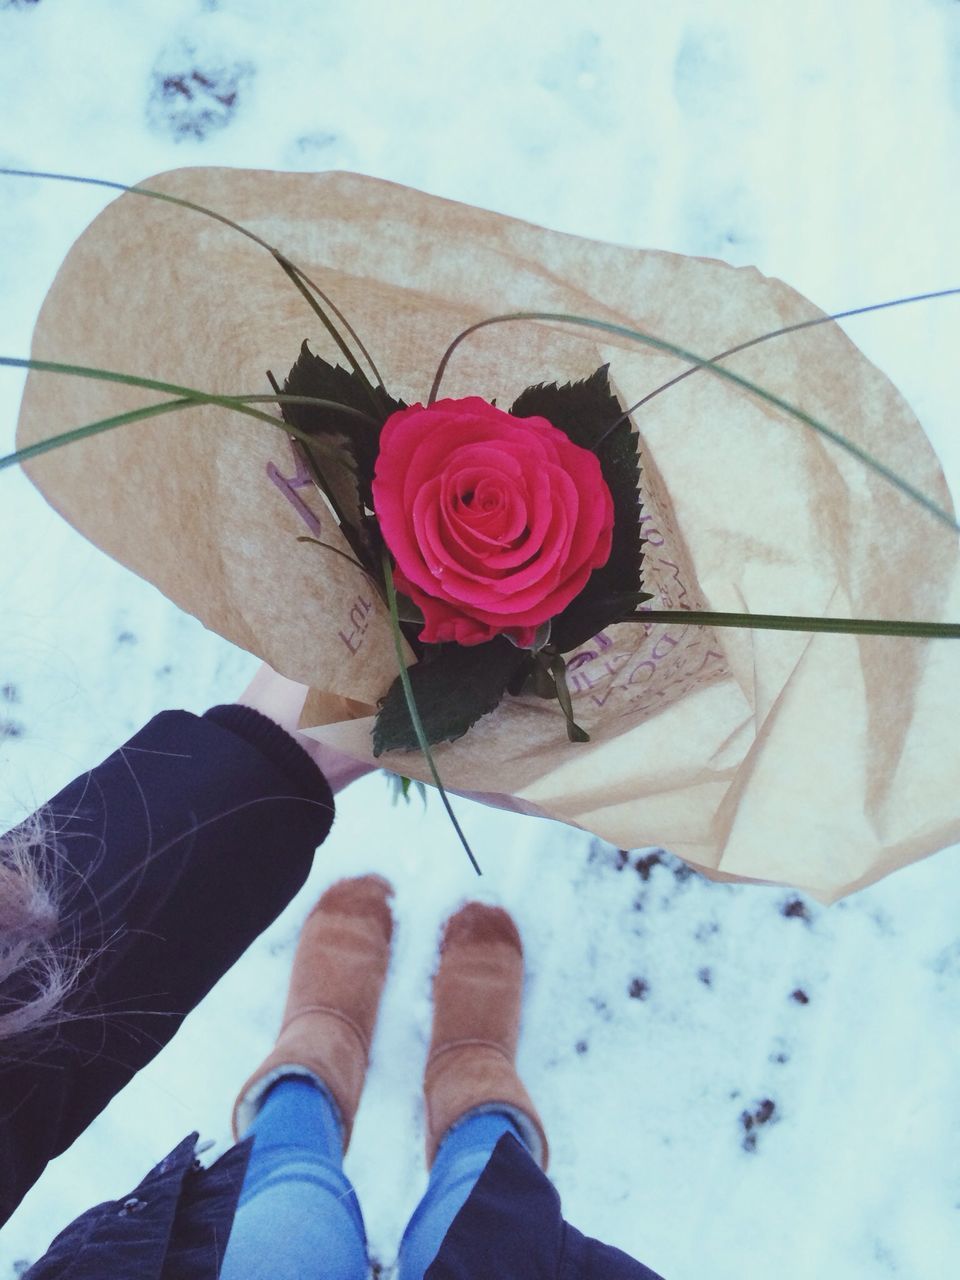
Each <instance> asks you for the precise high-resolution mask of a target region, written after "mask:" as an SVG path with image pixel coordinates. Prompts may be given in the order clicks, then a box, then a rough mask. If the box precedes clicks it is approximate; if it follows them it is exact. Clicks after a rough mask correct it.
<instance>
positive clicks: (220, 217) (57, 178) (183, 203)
mask: <svg viewBox="0 0 960 1280" xmlns="http://www.w3.org/2000/svg"><path fill="white" fill-rule="evenodd" d="M0 176H4V177H10V178H44V179H46V180H48V181H52V182H75V183H79V184H81V185H83V186H89V187H107V188H108V189H109V190H111V191H125V192H127V193H129V194H130V195H135V196H146V197H147V198H148V199H150V200H164V201H166V202H167V204H175V205H179V206H180V208H182V209H190V210H192V211H193V212H194V213H202V214H203V215H204V216H205V217H207V218H213V219H214V220H215V221H216V222H222V223H223V225H224V226H226V227H230V229H231V230H232V231H236V232H238V233H239V234H240V235H242V236H246V238H247V239H248V240H252V241H253V243H254V244H257V245H259V246H260V247H261V248H262V249H266V250H267V252H268V253H269V254H270V255H271V257H272V258H274V260H275V261H276V262H277V263H278V265H279V266H280V267H282V268H283V270H284V271H285V272H286V274H287V275H288V277H289V278H290V279H291V280H293V282H294V283H295V284H297V287H298V288H299V290H300V292H301V293H302V294H303V296H304V297H305V298H306V300H307V303H308V304H309V306H310V309H311V310H312V311H313V312H314V313H315V314H316V315H317V316H318V317H319V318H320V320H321V321H322V323H323V324H324V325H325V326H326V328H327V329H328V331H329V332H330V334H331V335H332V336H333V339H334V341H335V342H336V344H337V346H338V347H339V348H340V350H341V351H342V352H343V354H344V356H345V357H346V359H347V360H348V361H349V363H350V365H351V367H352V368H353V370H354V372H355V373H356V374H357V376H358V377H359V378H361V379H362V380H363V381H364V382H365V383H366V384H367V385H368V386H369V385H370V380H369V378H368V377H367V375H366V373H365V372H364V371H363V369H362V368H361V367H360V363H359V361H358V360H357V359H356V357H355V356H354V355H353V353H352V352H351V351H350V349H349V347H348V346H347V345H346V343H345V341H344V340H343V338H342V337H341V336H340V334H339V333H338V332H337V330H336V328H335V327H334V326H333V324H332V323H331V321H330V319H329V317H328V316H327V315H326V314H325V312H324V311H323V308H322V307H321V306H320V305H319V304H318V303H317V301H316V298H313V297H311V296H310V294H309V293H308V292H307V291H306V289H304V288H303V287H302V285H303V284H305V285H309V287H310V288H311V289H312V290H313V292H314V293H315V294H316V295H317V298H320V299H321V301H322V302H324V303H325V304H326V306H328V307H329V308H330V310H331V311H332V312H333V314H334V315H335V316H336V317H337V319H338V320H339V321H340V323H341V324H342V325H343V327H344V328H345V329H346V331H347V333H349V335H350V337H351V338H353V340H354V342H355V343H356V344H357V348H358V349H359V351H360V352H361V354H362V355H363V356H364V358H365V359H366V361H367V362H368V364H369V365H370V368H371V369H372V371H373V375H374V377H375V378H376V379H377V383H378V385H379V386H380V388H381V390H383V389H384V386H383V379H382V378H381V377H380V373H379V371H378V369H377V366H376V365H375V364H374V362H373V357H372V356H371V355H370V352H369V351H368V350H367V349H366V347H365V346H364V345H363V342H362V341H361V340H360V337H359V335H358V334H357V332H356V330H355V329H354V327H353V325H351V323H350V322H349V320H347V318H346V316H345V315H344V314H343V312H342V311H341V310H340V309H339V307H337V306H336V304H335V303H334V302H333V301H332V299H330V298H329V297H328V296H327V295H326V294H325V293H324V291H323V290H322V289H321V288H320V286H319V285H318V284H315V283H314V281H313V280H311V279H310V277H309V276H308V275H307V274H306V272H305V271H302V270H301V269H300V268H299V267H298V266H297V265H296V264H295V263H293V262H291V261H290V259H289V258H287V257H286V255H285V254H283V253H281V251H280V250H279V249H278V248H277V247H276V246H275V245H272V244H271V243H270V242H269V241H268V240H264V239H263V237H262V236H258V235H257V234H256V232H255V231H251V230H250V229H249V227H245V226H243V225H242V224H241V223H239V222H234V221H233V219H232V218H228V217H227V216H226V215H225V214H222V213H217V211H216V210H215V209H208V208H207V207H206V205H202V204H196V203H195V202H194V201H193V200H186V199H184V198H183V197H182V196H173V195H169V194H168V193H167V192H165V191H154V190H152V189H151V188H150V187H128V186H127V185H126V184H125V183H123V182H111V181H110V180H109V179H107V178H88V177H84V176H83V175H80V174H72V173H43V172H40V171H37V170H33V169H7V168H0ZM292 273H295V275H296V276H297V277H299V281H301V282H302V284H301V283H299V282H298V280H296V279H294V274H292Z"/></svg>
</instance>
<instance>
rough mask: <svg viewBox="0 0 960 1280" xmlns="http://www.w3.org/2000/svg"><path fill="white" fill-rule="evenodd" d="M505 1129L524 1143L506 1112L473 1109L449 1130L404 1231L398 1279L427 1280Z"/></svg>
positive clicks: (505, 1131)
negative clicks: (426, 1277) (476, 1110)
mask: <svg viewBox="0 0 960 1280" xmlns="http://www.w3.org/2000/svg"><path fill="white" fill-rule="evenodd" d="M505 1133H512V1134H513V1136H514V1137H515V1138H516V1139H517V1140H518V1141H520V1142H522V1141H523V1137H522V1135H521V1133H520V1130H519V1128H518V1127H517V1125H516V1124H515V1123H514V1121H513V1119H512V1118H511V1117H510V1116H509V1115H507V1114H506V1113H505V1112H502V1111H480V1112H473V1113H472V1114H470V1115H468V1116H465V1117H464V1118H463V1119H462V1120H461V1121H460V1123H459V1124H457V1125H455V1126H454V1128H452V1129H451V1130H449V1132H448V1133H447V1135H446V1136H445V1137H444V1139H443V1141H442V1142H441V1143H440V1147H439V1149H438V1151H437V1158H436V1160H435V1161H434V1165H433V1168H432V1169H431V1171H430V1181H429V1183H428V1184H427V1190H426V1192H425V1193H424V1196H423V1199H422V1200H421V1201H420V1203H419V1204H418V1205H417V1208H416V1210H415V1211H414V1214H413V1217H412V1218H411V1219H410V1221H409V1223H408V1224H407V1229H406V1231H405V1232H404V1233H403V1240H402V1241H401V1243H400V1259H399V1270H398V1277H399V1280H422V1277H423V1274H424V1272H425V1271H426V1269H427V1267H428V1266H429V1265H430V1263H431V1262H432V1261H433V1259H434V1258H435V1257H436V1256H437V1252H438V1250H439V1248H440V1245H441V1243H442V1241H443V1238H444V1236H445V1235H446V1234H447V1231H448V1230H449V1228H450V1224H451V1223H452V1222H453V1220H454V1218H455V1217H456V1216H457V1214H458V1213H459V1212H460V1210H461V1209H462V1208H463V1206H464V1204H465V1202H466V1199H467V1196H469V1194H470V1192H471V1191H472V1190H473V1187H474V1184H475V1183H476V1181H477V1179H478V1178H479V1177H480V1175H481V1173H483V1171H484V1169H485V1168H486V1166H487V1161H488V1160H489V1159H490V1156H491V1154H492V1152H493V1149H494V1147H495V1146H496V1145H497V1143H498V1142H499V1141H500V1139H501V1138H502V1137H503V1135H504V1134H505Z"/></svg>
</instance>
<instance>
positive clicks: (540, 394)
mask: <svg viewBox="0 0 960 1280" xmlns="http://www.w3.org/2000/svg"><path fill="white" fill-rule="evenodd" d="M609 367H610V366H609V365H603V366H602V367H601V368H599V369H598V370H597V371H596V373H594V374H591V376H590V377H589V378H584V379H583V381H581V382H572V383H571V382H568V383H565V384H564V385H563V386H558V385H557V384H556V383H555V382H554V383H550V384H546V385H545V384H542V383H541V384H540V385H539V386H536V387H528V388H527V390H526V391H523V392H521V394H520V395H519V396H518V397H517V399H516V401H515V402H514V404H513V407H512V408H511V410H510V412H511V413H513V414H515V415H516V416H517V417H521V418H522V417H530V416H532V415H534V414H538V415H541V416H542V417H544V418H546V419H547V420H548V421H549V422H552V423H553V425H554V426H555V427H558V428H559V429H560V430H561V431H563V432H564V434H565V435H566V436H567V437H568V438H569V439H570V440H571V441H572V442H573V443H574V444H576V445H579V446H580V448H581V449H591V450H592V449H594V448H596V450H597V459H598V461H599V463H600V470H601V472H602V473H603V478H604V481H605V482H606V485H607V488H608V489H609V490H610V495H611V497H612V498H613V508H614V523H613V546H612V547H611V551H610V558H609V559H608V560H607V563H606V564H605V565H603V566H602V567H601V568H600V569H595V570H594V572H593V573H592V574H591V575H590V578H589V579H588V581H587V584H586V586H585V587H584V589H583V590H582V591H581V592H580V594H579V595H578V596H577V597H576V599H575V600H572V601H571V603H570V604H569V605H567V607H566V609H564V611H563V612H562V613H561V614H559V615H558V616H557V617H556V618H554V619H553V626H552V630H551V634H550V648H551V649H555V650H556V651H557V652H559V653H569V652H570V650H571V649H576V648H577V646H578V645H581V644H585V643H586V642H587V641H588V640H589V639H590V638H591V636H595V635H596V634H597V632H598V631H602V630H603V628H604V627H606V626H609V625H610V623H612V622H615V621H619V620H620V618H621V617H622V615H623V612H624V607H623V602H622V601H616V600H614V599H613V597H616V596H618V595H619V596H622V595H623V594H624V593H632V592H639V591H640V590H641V587H642V581H641V570H642V565H643V552H642V551H641V546H642V543H643V538H642V536H641V533H640V496H639V492H638V488H637V486H638V485H639V483H640V459H639V454H638V450H637V436H636V433H635V432H634V431H633V430H632V429H631V427H630V423H629V422H622V423H621V424H620V425H619V426H618V427H616V428H615V429H614V430H613V431H610V429H609V428H610V424H611V423H612V422H616V420H617V419H618V418H619V417H621V416H622V414H623V407H622V406H621V404H620V402H619V401H618V400H617V398H616V396H615V395H614V394H613V392H612V391H611V390H610V380H609V377H608V374H607V371H608V369H609ZM598 441H599V442H600V443H599V447H598ZM646 598H647V599H649V596H647V597H646Z"/></svg>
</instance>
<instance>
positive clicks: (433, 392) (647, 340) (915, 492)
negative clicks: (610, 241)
mask: <svg viewBox="0 0 960 1280" xmlns="http://www.w3.org/2000/svg"><path fill="white" fill-rule="evenodd" d="M517 320H550V321H555V322H557V323H560V324H575V325H581V326H583V327H584V328H588V329H601V330H603V331H604V332H605V333H613V334H616V335H617V336H618V337H622V338H628V339H630V340H631V341H634V342H641V343H643V344H644V345H645V346H648V347H653V348H654V349H655V350H657V351H666V352H668V353H669V354H670V355H673V356H677V357H678V358H679V359H681V360H686V361H687V362H688V363H690V364H692V365H696V366H697V367H698V368H701V369H706V370H708V371H709V372H710V373H712V374H714V375H715V376H716V377H718V378H723V379H724V380H725V381H727V382H731V383H733V384H734V385H735V386H738V387H741V388H742V389H743V390H744V391H749V392H751V393H752V394H753V395H755V396H759V397H760V399H761V400H765V401H766V402H767V403H768V404H772V405H774V406H775V407H776V408H778V409H782V410H783V411H784V412H785V413H788V414H790V416H791V417H793V418H796V419H798V420H799V421H800V422H803V423H805V424H806V425H807V426H808V427H811V428H812V429H813V430H814V431H816V432H817V433H818V434H819V435H822V436H824V437H825V438H826V439H827V440H832V441H833V443H834V444H836V445H838V446H839V447H840V448H841V449H844V450H845V451H846V452H847V453H849V454H851V455H852V456H853V457H854V458H857V459H858V461H860V462H862V463H863V464H864V465H865V466H867V467H869V468H870V469H871V470H872V471H874V472H876V474H877V475H879V476H881V477H882V478H883V479H884V480H886V481H887V482H888V483H889V484H891V485H893V486H894V488H896V489H899V490H900V492H901V493H904V494H906V496H907V497H908V498H911V499H912V500H913V501H914V502H916V503H918V504H919V505H920V506H922V507H923V508H924V509H925V510H927V511H929V512H930V514H931V515H933V516H935V517H936V519H937V520H939V521H940V522H941V523H943V524H945V525H946V526H947V527H948V528H949V529H952V530H953V532H954V533H960V524H958V522H957V521H956V520H955V519H954V517H953V516H951V515H950V514H949V512H947V511H945V510H944V509H943V508H942V507H941V506H940V505H939V504H938V503H936V502H934V501H933V499H932V498H929V497H927V495H926V494H925V493H922V492H921V491H920V490H919V489H917V488H915V487H914V486H913V485H912V484H910V482H909V481H908V480H904V479H903V477H902V476H899V475H898V474H897V473H896V472H895V471H892V470H891V469H890V468H889V467H888V466H886V465H885V464H884V463H882V462H880V461H879V460H878V459H876V458H874V457H873V455H872V454H870V453H868V452H867V451H866V450H865V449H861V448H860V446H859V445H856V444H854V443H853V441H852V440H848V439H847V438H846V436H843V435H841V434H840V433H839V432H838V431H834V430H833V429H832V428H831V427H828V426H826V425H825V424H824V423H822V422H820V421H818V420H817V419H816V418H814V417H812V415H811V414H809V413H806V412H805V411H804V410H803V409H798V408H797V407H796V405H792V404H790V403H789V402H788V401H786V400H784V399H782V398H781V397H780V396H778V395H774V393H773V392H772V391H766V390H764V388H763V387H759V386H757V385H756V383H754V382H750V381H749V379H747V378H744V377H741V375H740V374H738V373H734V372H733V371H732V370H731V369H725V368H724V367H723V366H722V365H718V364H714V363H713V362H712V361H710V360H706V359H704V357H703V356H698V355H695V354H694V353H693V352H692V351H687V350H686V348H685V347H678V346H677V345H676V344H675V343H673V342H666V341H665V340H664V339H663V338H654V337H653V336H652V335H650V334H648V333H640V332H639V331H638V330H636V329H629V328H627V327H626V326H625V325H622V324H614V323H613V322H611V321H607V320H595V319H593V318H591V317H589V316H574V315H568V314H567V313H566V312H558V311H514V312H510V313H508V314H505V315H501V316H491V317H489V318H488V319H486V320H480V321H478V322H477V323H476V324H472V325H470V327H469V328H467V329H464V330H463V331H462V332H461V333H458V334H457V336H456V337H455V338H454V339H453V341H452V342H451V343H450V345H449V346H448V347H447V349H446V351H445V352H444V353H443V357H442V358H441V360H440V364H439V366H438V367H437V372H436V376H435V377H434V380H433V385H432V387H431V388H430V395H429V397H428V400H427V403H428V404H433V403H434V401H435V400H436V398H437V392H438V390H439V388H440V382H441V379H442V378H443V374H444V372H445V370H446V367H447V364H448V363H449V361H450V357H451V356H452V355H453V353H454V351H455V350H456V349H457V347H458V346H459V345H460V343H461V342H463V341H464V340H465V339H466V338H468V337H469V336H470V335H471V334H473V333H476V332H477V330H478V329H485V328H486V327H487V326H488V325H492V324H506V323H508V322H511V321H517Z"/></svg>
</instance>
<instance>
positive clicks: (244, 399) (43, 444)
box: [0, 356, 372, 471]
mask: <svg viewBox="0 0 960 1280" xmlns="http://www.w3.org/2000/svg"><path fill="white" fill-rule="evenodd" d="M0 366H7V367H10V368H24V369H37V370H39V371H41V372H47V373H63V374H70V375H73V376H75V377H79V378H93V379H97V380H99V381H101V382H119V383H122V384H124V385H126V386H133V387H142V388H145V389H146V390H148V391H163V392H166V393H167V394H170V395H174V396H176V397H178V398H177V399H175V400H171V401H164V402H163V403H161V404H158V405H148V406H146V407H144V408H142V409H134V410H131V411H130V412H128V413H121V414H117V415H115V416H112V417H109V418H102V419H100V420H99V421H98V422H91V423H88V424H87V425H86V426H83V427H75V428H74V429H73V430H72V431H64V432H61V433H60V434H59V435H56V436H50V437H49V438H48V439H47V440H38V441H36V442H35V443H34V444H31V445H27V446H26V447H25V448H23V449H18V450H16V451H15V452H14V453H10V454H7V455H6V457H2V458H0V471H3V470H5V469H6V468H7V467H12V466H16V465H17V464H18V463H22V462H26V461H27V460H28V459H30V458H35V457H38V456H39V455H40V454H43V453H48V452H50V451H51V450H53V449H59V448H62V447H63V446H64V445H67V444H71V443H73V442H75V441H77V440H83V439H86V437H88V436H94V435H99V434H100V433H101V432H103V431H111V430H113V428H114V427H122V426H125V425H126V424H127V423H129V422H139V421H141V420H143V419H144V418H151V417H156V416H157V415H158V414H163V413H171V412H174V411H175V410H177V409H185V408H189V407H190V406H191V405H201V404H215V405H219V406H221V407H222V408H225V409H234V410H236V411H237V413H243V414H246V415H247V416H248V417H253V418H257V419H259V420H260V421H262V422H268V423H269V424H270V426H271V427H276V428H279V429H280V430H282V431H284V432H286V434H287V435H292V436H294V437H295V438H296V439H298V440H303V441H306V442H308V443H309V441H310V439H311V437H310V436H309V435H308V434H307V433H306V432H304V431H301V430H300V429H299V428H298V427H293V426H291V425H290V424H289V423H287V422H282V421H281V420H280V419H278V418H276V417H273V416H272V415H271V414H268V413H262V412H261V411H260V410H259V409H253V408H250V407H249V406H250V405H251V404H257V403H262V404H270V403H279V404H291V403H292V404H311V405H316V406H319V407H320V408H326V409H336V410H337V411H338V412H342V413H347V414H349V415H350V416H351V417H357V418H362V419H364V420H365V421H368V422H369V421H372V419H371V418H370V417H369V416H368V415H367V414H365V413H363V411H362V410H360V409H350V408H348V406H346V405H341V404H337V403H336V401H333V400H322V399H320V398H319V397H314V396H288V395H283V394H281V395H251V396H220V395H212V394H209V393H207V392H205V391H198V390H196V389H195V388H193V387H181V386H178V385H177V384H176V383H172V382H159V381H157V380H156V379H153V378H138V377H135V376H133V375H132V374H126V373H116V372H115V371H113V370H110V369H92V368H88V367H86V366H84V365H68V364H60V363H58V362H56V361H52V360H26V359H20V358H18V357H14V356H0Z"/></svg>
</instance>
